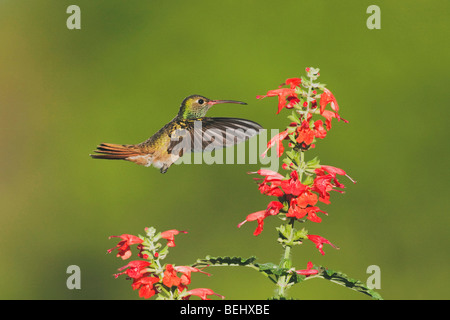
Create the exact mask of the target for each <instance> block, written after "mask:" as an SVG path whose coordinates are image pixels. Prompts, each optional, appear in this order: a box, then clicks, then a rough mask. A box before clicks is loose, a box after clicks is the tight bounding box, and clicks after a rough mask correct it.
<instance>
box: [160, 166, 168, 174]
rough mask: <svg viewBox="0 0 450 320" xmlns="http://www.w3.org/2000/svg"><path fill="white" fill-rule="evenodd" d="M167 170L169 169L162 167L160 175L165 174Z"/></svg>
mask: <svg viewBox="0 0 450 320" xmlns="http://www.w3.org/2000/svg"><path fill="white" fill-rule="evenodd" d="M168 169H169V167H166V166H163V167H162V168H161V169H160V170H159V171H160V172H161V173H166V172H167V170H168Z"/></svg>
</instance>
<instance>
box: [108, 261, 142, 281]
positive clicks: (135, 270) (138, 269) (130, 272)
mask: <svg viewBox="0 0 450 320" xmlns="http://www.w3.org/2000/svg"><path fill="white" fill-rule="evenodd" d="M149 265H150V262H147V261H143V260H135V261H130V262H129V263H128V264H127V265H125V266H123V267H121V268H119V271H122V270H123V269H127V270H125V271H124V272H121V273H116V274H115V275H114V276H115V277H116V278H117V277H119V276H120V275H122V274H126V275H127V276H129V277H130V278H133V279H138V278H140V277H142V275H143V274H145V273H147V267H148V266H149Z"/></svg>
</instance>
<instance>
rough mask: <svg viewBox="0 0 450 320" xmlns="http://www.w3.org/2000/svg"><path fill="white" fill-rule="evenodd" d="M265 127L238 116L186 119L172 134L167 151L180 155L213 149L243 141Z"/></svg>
mask: <svg viewBox="0 0 450 320" xmlns="http://www.w3.org/2000/svg"><path fill="white" fill-rule="evenodd" d="M261 129H263V128H262V127H261V125H259V124H258V123H256V122H254V121H251V120H246V119H238V118H198V119H194V120H185V121H184V122H183V123H182V128H181V129H177V130H175V131H174V132H173V134H172V136H171V142H170V144H169V147H168V149H167V151H168V152H169V153H175V154H178V152H180V156H181V155H182V154H183V153H186V152H202V151H212V150H214V149H220V148H225V147H229V146H232V145H235V144H238V143H241V142H243V141H245V140H247V139H249V138H251V137H253V136H255V135H257V134H259V131H260V130H261Z"/></svg>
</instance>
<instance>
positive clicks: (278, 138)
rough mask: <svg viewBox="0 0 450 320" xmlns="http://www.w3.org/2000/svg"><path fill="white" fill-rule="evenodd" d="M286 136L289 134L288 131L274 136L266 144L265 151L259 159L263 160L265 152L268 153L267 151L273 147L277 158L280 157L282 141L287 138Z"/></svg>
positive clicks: (282, 149) (282, 150) (282, 148)
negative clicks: (275, 148)
mask: <svg viewBox="0 0 450 320" xmlns="http://www.w3.org/2000/svg"><path fill="white" fill-rule="evenodd" d="M288 134H289V133H288V131H287V130H285V131H283V132H280V133H279V134H277V135H275V136H274V137H273V138H272V139H270V141H269V142H268V143H267V150H266V151H264V152H263V153H262V154H261V157H262V158H264V157H265V156H266V154H267V151H269V149H270V148H272V147H273V146H277V156H278V158H279V157H281V155H282V154H283V152H284V147H283V143H282V141H283V140H284V139H285V138H286V137H287V136H288Z"/></svg>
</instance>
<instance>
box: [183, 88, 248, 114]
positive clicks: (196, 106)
mask: <svg viewBox="0 0 450 320" xmlns="http://www.w3.org/2000/svg"><path fill="white" fill-rule="evenodd" d="M219 103H237V104H246V103H245V102H241V101H234V100H211V99H208V98H206V97H204V96H200V95H198V94H194V95H192V96H189V97H186V98H185V99H184V100H183V102H182V103H181V107H180V112H179V113H178V116H179V117H181V118H182V119H195V118H200V117H204V116H205V115H206V112H207V111H208V110H209V108H211V107H212V106H213V105H215V104H219Z"/></svg>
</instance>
